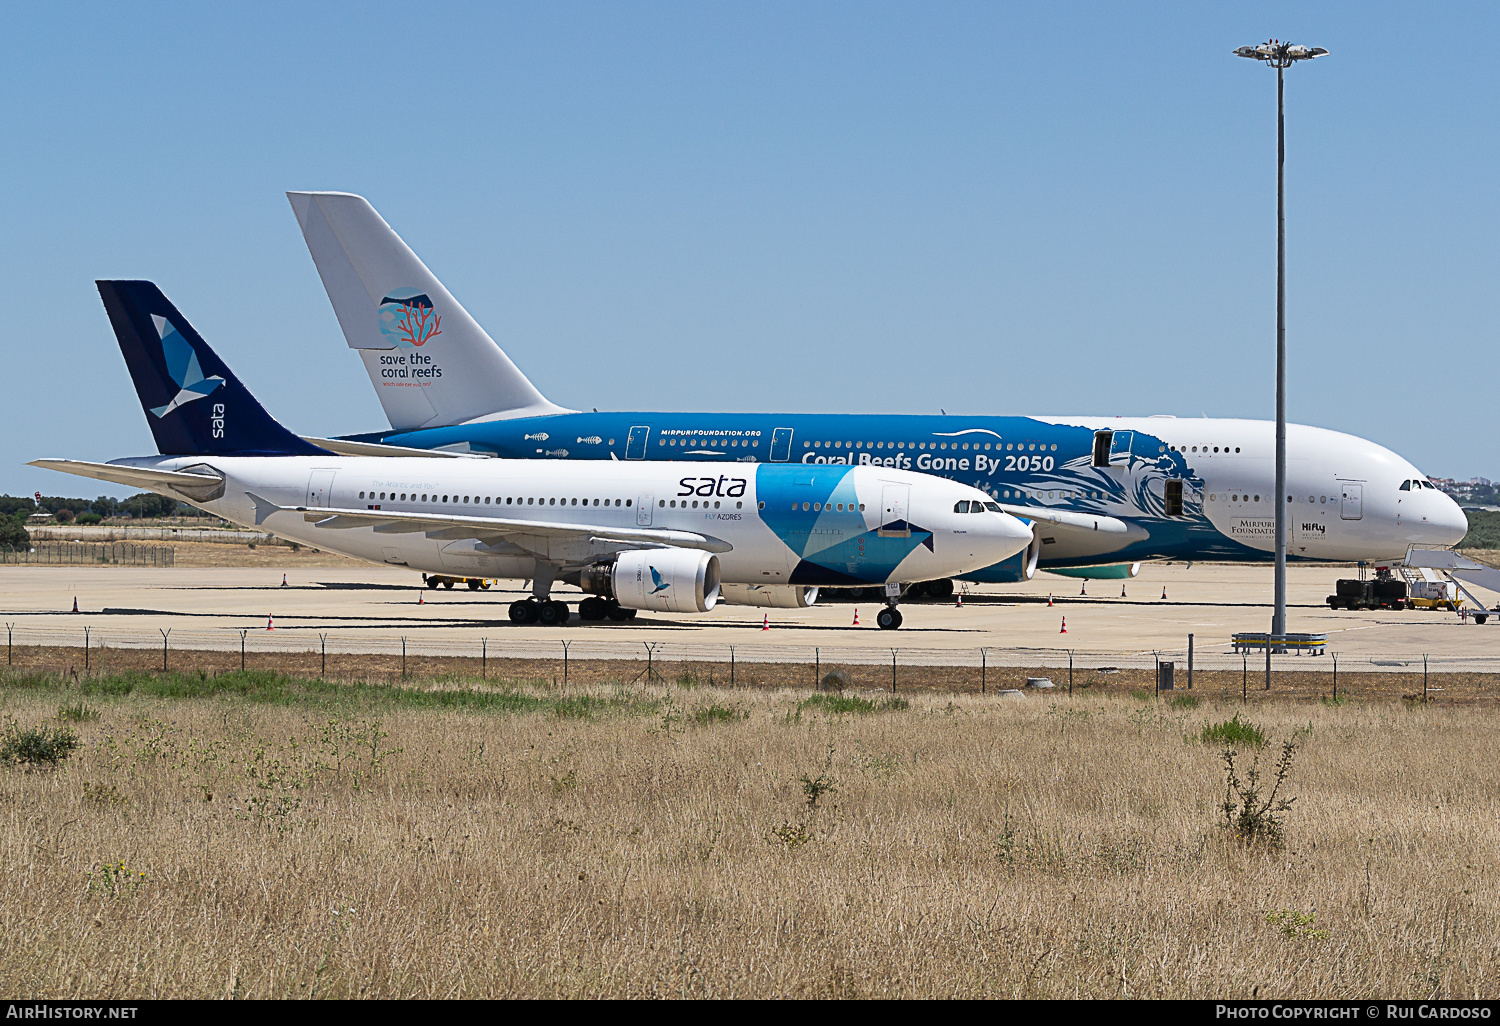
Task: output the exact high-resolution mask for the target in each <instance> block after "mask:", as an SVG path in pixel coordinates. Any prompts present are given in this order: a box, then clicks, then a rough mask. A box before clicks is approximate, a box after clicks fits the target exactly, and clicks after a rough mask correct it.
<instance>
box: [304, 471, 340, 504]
mask: <svg viewBox="0 0 1500 1026" xmlns="http://www.w3.org/2000/svg"><path fill="white" fill-rule="evenodd" d="M337 473H338V471H337V470H314V471H313V472H312V474H311V476H309V477H308V479H307V504H308V505H309V506H318V507H322V508H325V509H326V508H327V507H328V506H329V505H330V503H331V500H332V498H333V475H334V474H337Z"/></svg>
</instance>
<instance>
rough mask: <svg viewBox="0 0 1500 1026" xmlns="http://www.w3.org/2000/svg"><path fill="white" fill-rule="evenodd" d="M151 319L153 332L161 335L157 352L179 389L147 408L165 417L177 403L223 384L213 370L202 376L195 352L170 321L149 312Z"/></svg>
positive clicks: (204, 393)
mask: <svg viewBox="0 0 1500 1026" xmlns="http://www.w3.org/2000/svg"><path fill="white" fill-rule="evenodd" d="M151 322H152V323H153V324H154V325H156V333H157V335H159V336H160V337H161V355H162V357H163V358H165V359H166V361H167V373H169V374H171V375H172V380H173V381H175V382H176V383H177V387H178V389H180V391H179V392H178V393H177V395H176V396H175V397H173V399H172V401H171V402H169V403H167V405H165V406H157V407H154V408H153V409H152V410H151V412H152V413H154V414H156V416H157V417H165V416H166V415H167V414H169V413H171V412H172V411H173V410H175V409H177V408H178V407H179V406H185V405H186V404H188V403H190V402H193V401H194V400H195V399H202V398H203V397H204V396H206V395H208V394H210V393H211V392H213V391H214V390H215V389H217V388H218V387H219V386H220V385H222V384H224V379H223V378H221V377H219V375H217V374H215V375H214V376H213V377H205V376H204V374H203V369H202V368H201V367H199V366H198V354H197V352H196V351H195V350H194V349H193V347H192V345H191V344H190V343H189V342H188V340H187V339H185V338H183V337H182V333H181V332H179V331H178V330H177V328H176V327H175V326H174V325H173V324H172V322H171V321H169V320H167V319H166V318H165V317H163V316H161V315H160V314H152V315H151Z"/></svg>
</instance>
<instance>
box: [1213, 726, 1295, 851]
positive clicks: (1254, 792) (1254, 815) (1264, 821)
mask: <svg viewBox="0 0 1500 1026" xmlns="http://www.w3.org/2000/svg"><path fill="white" fill-rule="evenodd" d="M1296 751H1297V746H1296V744H1294V743H1293V742H1291V741H1287V742H1284V743H1283V744H1282V746H1281V758H1280V759H1277V760H1276V780H1275V783H1273V784H1272V785H1271V793H1270V794H1268V795H1266V796H1265V797H1264V798H1262V797H1261V793H1260V792H1261V786H1262V785H1261V782H1260V760H1258V759H1257V760H1256V762H1255V764H1254V765H1252V766H1251V767H1250V772H1248V773H1247V774H1245V778H1246V779H1244V780H1241V779H1240V777H1239V773H1238V772H1237V771H1236V770H1235V767H1234V759H1235V750H1234V749H1233V748H1225V749H1224V776H1225V781H1224V804H1223V805H1221V806H1220V808H1221V809H1222V810H1223V812H1224V823H1225V825H1226V826H1227V827H1229V829H1230V830H1231V831H1232V832H1233V834H1234V837H1235V839H1236V840H1238V841H1240V842H1241V843H1243V844H1255V843H1257V842H1260V843H1264V844H1267V845H1269V846H1270V847H1272V848H1280V847H1282V845H1283V843H1284V842H1285V835H1284V833H1283V831H1282V826H1281V819H1280V816H1281V815H1282V814H1283V813H1286V812H1290V811H1291V808H1292V802H1294V801H1296V800H1297V799H1295V798H1279V797H1277V795H1278V794H1279V792H1280V791H1281V785H1282V784H1284V783H1286V778H1287V775H1288V774H1289V773H1291V771H1292V756H1293V755H1294V754H1296Z"/></svg>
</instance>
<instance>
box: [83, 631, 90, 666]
mask: <svg viewBox="0 0 1500 1026" xmlns="http://www.w3.org/2000/svg"><path fill="white" fill-rule="evenodd" d="M83 675H84V676H85V677H87V676H88V675H89V629H88V628H87V627H85V628H84V629H83Z"/></svg>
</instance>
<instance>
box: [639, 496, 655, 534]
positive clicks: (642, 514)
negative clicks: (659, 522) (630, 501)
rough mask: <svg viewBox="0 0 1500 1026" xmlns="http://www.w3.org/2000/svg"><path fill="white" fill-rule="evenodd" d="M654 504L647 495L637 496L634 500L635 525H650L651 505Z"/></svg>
mask: <svg viewBox="0 0 1500 1026" xmlns="http://www.w3.org/2000/svg"><path fill="white" fill-rule="evenodd" d="M654 505H656V502H655V500H654V499H652V497H651V496H649V495H642V496H639V497H638V498H637V499H636V500H635V526H636V527H650V526H651V507H652V506H654Z"/></svg>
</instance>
